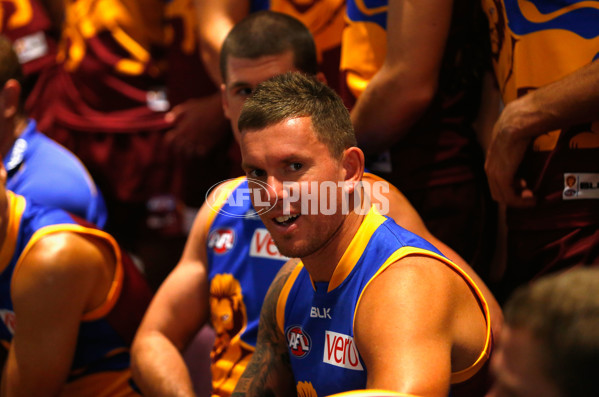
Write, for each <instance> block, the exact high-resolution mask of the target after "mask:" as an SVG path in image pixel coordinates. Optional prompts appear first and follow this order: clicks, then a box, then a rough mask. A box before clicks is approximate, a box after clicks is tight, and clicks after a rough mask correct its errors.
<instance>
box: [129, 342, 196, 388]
mask: <svg viewBox="0 0 599 397" xmlns="http://www.w3.org/2000/svg"><path fill="white" fill-rule="evenodd" d="M131 370H132V373H133V379H134V380H135V383H136V384H137V386H138V387H139V388H140V389H141V390H142V392H143V395H144V396H145V397H152V396H162V397H165V396H169V397H171V396H172V397H194V396H195V392H194V389H193V383H192V382H191V378H190V376H189V372H188V370H187V365H186V364H185V361H184V360H183V357H182V355H181V353H180V352H179V350H177V348H176V347H175V346H174V345H173V344H172V343H170V342H169V341H168V340H167V339H166V338H165V337H164V336H151V337H147V338H144V339H143V340H139V341H136V344H135V346H134V350H133V354H132V357H131Z"/></svg>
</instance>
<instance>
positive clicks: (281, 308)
mask: <svg viewBox="0 0 599 397" xmlns="http://www.w3.org/2000/svg"><path fill="white" fill-rule="evenodd" d="M303 268H304V264H303V263H302V262H299V263H298V264H297V266H295V268H294V269H293V271H292V272H291V274H290V275H289V278H288V279H287V281H285V285H283V289H282V290H281V293H280V294H279V299H278V300H277V325H278V326H279V329H280V330H281V333H282V334H283V335H284V334H285V304H286V303H287V297H288V296H289V292H290V291H291V287H293V284H294V283H295V280H296V279H297V276H298V275H299V273H300V271H301V270H302V269H303Z"/></svg>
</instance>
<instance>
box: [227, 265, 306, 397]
mask: <svg viewBox="0 0 599 397" xmlns="http://www.w3.org/2000/svg"><path fill="white" fill-rule="evenodd" d="M297 263H298V261H297V260H291V261H289V262H288V263H287V264H285V266H284V267H283V268H282V269H281V271H279V274H278V275H277V277H276V278H275V280H274V281H273V283H272V284H271V286H270V288H269V290H268V293H267V294H266V298H265V299H264V304H263V305H262V311H261V313H260V326H259V329H258V342H257V345H256V351H255V352H254V354H253V355H252V358H251V360H250V362H249V363H248V366H247V367H246V369H245V371H244V372H243V375H242V376H241V378H240V379H239V382H238V383H237V386H236V387H235V391H234V393H233V395H232V397H242V396H295V395H296V389H295V381H294V379H293V373H292V371H291V364H290V361H289V351H288V350H287V341H286V339H285V335H283V334H282V333H281V331H280V330H279V328H278V326H277V316H276V313H277V301H278V299H279V294H280V293H281V290H282V288H283V286H284V285H285V281H287V279H288V278H289V275H290V274H291V271H292V270H293V269H294V268H295V265H296V264H297Z"/></svg>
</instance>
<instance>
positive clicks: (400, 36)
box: [352, 0, 453, 153]
mask: <svg viewBox="0 0 599 397" xmlns="http://www.w3.org/2000/svg"><path fill="white" fill-rule="evenodd" d="M452 4H453V2H452V1H445V0H425V1H412V0H390V1H389V7H388V11H387V21H389V22H388V23H387V50H386V54H385V61H384V63H383V65H382V67H381V68H380V70H379V71H378V72H377V74H376V75H375V76H374V77H373V78H372V80H371V81H370V83H369V84H368V86H367V87H366V90H365V91H364V92H363V93H362V95H361V96H360V98H359V99H358V102H357V103H356V106H355V107H354V109H353V111H352V121H353V123H354V126H355V128H356V135H357V137H358V141H359V142H360V144H361V145H362V146H363V149H364V150H365V152H367V153H373V152H374V153H376V152H380V151H382V150H384V149H386V148H388V145H391V144H394V143H395V142H398V141H399V140H401V138H402V137H403V136H404V135H405V134H406V133H407V132H408V131H409V129H410V128H411V127H412V125H413V124H414V123H415V122H416V121H417V120H418V118H420V116H421V115H422V114H423V112H424V111H425V110H426V108H427V107H428V106H429V104H430V101H431V100H432V98H433V97H434V95H435V92H436V90H437V84H438V79H439V72H440V69H441V61H442V58H443V54H444V49H445V43H446V40H447V37H448V34H449V27H450V24H451V15H452V12H451V11H452Z"/></svg>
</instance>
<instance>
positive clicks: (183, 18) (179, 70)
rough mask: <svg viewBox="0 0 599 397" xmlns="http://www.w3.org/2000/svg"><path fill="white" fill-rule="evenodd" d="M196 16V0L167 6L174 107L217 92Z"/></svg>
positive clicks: (168, 87) (174, 1)
mask: <svg viewBox="0 0 599 397" xmlns="http://www.w3.org/2000/svg"><path fill="white" fill-rule="evenodd" d="M196 15H197V14H196V11H195V9H194V0H172V1H170V2H168V3H167V5H166V8H165V18H166V27H165V40H166V47H167V54H166V57H167V62H168V73H167V74H166V91H167V93H168V100H169V102H170V104H171V106H176V105H178V104H180V103H181V102H183V101H185V100H187V99H190V98H197V97H203V96H206V95H210V94H213V93H216V92H217V91H218V90H217V87H216V86H215V85H214V83H213V82H212V80H211V79H210V77H209V76H208V72H207V71H206V69H205V67H204V63H203V62H202V58H201V56H200V51H199V43H198V39H197V33H196V32H197V17H196Z"/></svg>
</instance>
